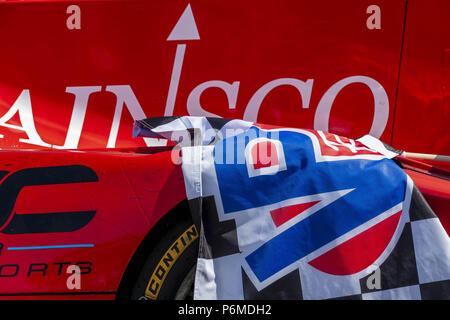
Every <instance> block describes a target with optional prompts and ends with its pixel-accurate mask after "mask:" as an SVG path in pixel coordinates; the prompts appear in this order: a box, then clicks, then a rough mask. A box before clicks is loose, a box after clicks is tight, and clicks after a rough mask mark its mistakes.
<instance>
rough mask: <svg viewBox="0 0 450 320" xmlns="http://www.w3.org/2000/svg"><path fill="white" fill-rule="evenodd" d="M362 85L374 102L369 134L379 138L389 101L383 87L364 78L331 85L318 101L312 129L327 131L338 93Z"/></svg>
mask: <svg viewBox="0 0 450 320" xmlns="http://www.w3.org/2000/svg"><path fill="white" fill-rule="evenodd" d="M352 83H363V84H365V85H366V86H368V87H369V89H370V90H371V91H372V94H373V100H374V117H373V121H372V126H371V128H370V131H369V134H370V135H371V136H374V137H376V138H379V137H381V135H382V134H383V132H384V129H385V128H386V125H387V121H388V118H389V99H388V96H387V94H386V91H385V90H384V88H383V86H382V85H381V84H380V83H379V82H378V81H376V80H374V79H372V78H369V77H365V76H352V77H348V78H345V79H342V80H340V81H338V82H336V83H335V84H334V85H332V86H331V87H330V88H329V89H328V90H327V92H325V94H324V95H323V96H322V99H320V102H319V105H318V106H317V109H316V114H315V116H314V129H315V130H322V131H328V124H329V120H330V113H331V107H332V106H333V102H334V100H335V99H336V96H337V95H338V93H339V92H340V91H341V90H342V89H343V88H344V87H345V86H347V85H349V84H352Z"/></svg>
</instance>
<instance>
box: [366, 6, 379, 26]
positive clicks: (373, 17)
mask: <svg viewBox="0 0 450 320" xmlns="http://www.w3.org/2000/svg"><path fill="white" fill-rule="evenodd" d="M366 13H367V14H370V16H369V17H368V18H367V22H366V25H367V29H369V30H373V29H378V30H379V29H381V9H380V7H379V6H377V5H375V4H373V5H371V6H368V7H367V10H366Z"/></svg>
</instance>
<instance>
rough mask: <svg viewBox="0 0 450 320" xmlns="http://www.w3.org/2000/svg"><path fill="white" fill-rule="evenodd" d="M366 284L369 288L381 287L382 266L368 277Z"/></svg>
mask: <svg viewBox="0 0 450 320" xmlns="http://www.w3.org/2000/svg"><path fill="white" fill-rule="evenodd" d="M366 285H367V289H369V290H375V289H378V290H380V289H381V277H380V268H376V269H375V271H374V272H373V274H372V275H370V277H368V278H367V281H366Z"/></svg>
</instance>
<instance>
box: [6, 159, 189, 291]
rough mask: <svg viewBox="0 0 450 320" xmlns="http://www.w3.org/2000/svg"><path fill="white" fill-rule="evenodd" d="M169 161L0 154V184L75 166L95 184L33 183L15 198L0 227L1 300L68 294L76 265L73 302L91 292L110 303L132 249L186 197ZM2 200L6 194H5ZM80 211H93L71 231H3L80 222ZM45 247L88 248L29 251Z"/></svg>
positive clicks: (177, 169)
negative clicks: (27, 219)
mask: <svg viewBox="0 0 450 320" xmlns="http://www.w3.org/2000/svg"><path fill="white" fill-rule="evenodd" d="M170 157H171V153H170V152H159V153H155V154H135V153H120V152H114V151H113V152H108V153H101V152H92V151H90V152H83V151H76V152H71V151H2V152H1V153H0V159H1V160H0V170H1V171H3V170H5V171H8V172H9V173H8V174H7V175H6V176H5V178H4V179H3V180H2V185H6V184H7V183H6V182H5V181H7V179H9V178H8V177H12V176H13V175H14V173H17V172H21V170H22V169H29V168H49V167H50V168H61V167H63V168H64V166H73V165H80V164H82V165H83V166H86V167H88V168H90V169H92V170H93V171H94V172H95V173H96V174H97V176H98V181H94V182H86V183H80V182H78V183H70V182H68V183H63V184H42V185H41V183H40V182H39V181H37V182H35V184H34V185H30V186H25V187H23V188H22V189H21V190H20V191H19V193H18V195H17V197H16V201H15V205H14V208H13V210H10V213H9V214H8V215H9V217H8V219H7V220H6V222H5V223H3V224H2V226H1V227H0V228H1V230H0V233H1V240H0V242H1V243H2V245H1V247H2V252H1V255H0V261H1V263H0V277H1V289H0V297H1V296H4V295H5V294H12V295H13V296H14V295H16V296H18V295H19V294H20V295H23V294H25V295H26V294H34V295H43V294H44V293H45V294H50V293H52V294H55V293H61V292H66V293H67V292H71V291H70V290H68V288H67V284H66V280H67V274H66V273H65V270H66V269H67V266H68V265H69V264H77V263H78V265H79V267H80V268H81V273H82V274H83V273H84V276H83V282H82V287H81V290H78V295H79V294H81V293H80V292H91V293H97V294H101V295H113V297H114V295H115V293H116V292H117V289H118V286H119V283H120V280H121V278H122V276H123V273H124V271H125V268H126V267H127V265H128V263H129V261H130V259H131V257H132V256H133V254H134V253H135V251H136V248H137V247H138V246H139V244H140V243H141V242H142V240H143V239H144V237H145V236H146V235H147V234H148V233H149V231H150V230H151V229H152V227H153V226H154V225H155V223H156V222H157V221H158V220H159V219H160V218H161V217H162V216H163V215H164V214H166V213H167V212H168V211H170V209H172V208H173V207H174V206H175V205H176V204H178V203H179V202H181V201H182V200H184V199H185V197H186V195H185V190H184V182H183V176H182V172H181V169H180V166H176V165H173V164H172V161H171V158H170ZM22 172H23V171H22ZM50 174H51V173H50ZM76 174H77V173H76ZM32 183H33V182H32ZM44 183H45V182H44ZM25 184H28V182H26V183H25ZM30 184H31V183H30ZM3 193H8V192H5V189H4V190H3ZM8 194H10V193H8ZM3 200H4V201H7V200H5V198H4V199H3ZM86 210H91V211H95V214H94V216H93V218H92V219H91V220H90V221H88V223H87V224H86V225H85V226H82V227H81V228H79V229H77V230H74V231H67V230H61V231H64V232H55V231H58V230H53V231H52V232H44V233H39V232H36V231H38V230H34V231H32V230H31V231H30V228H26V229H25V230H23V229H21V230H19V231H17V230H16V231H17V232H18V234H11V231H6V230H7V229H12V228H9V227H8V225H9V224H10V222H11V221H12V219H13V218H14V217H15V216H18V215H19V216H22V217H23V215H38V214H40V213H59V214H61V213H62V212H74V213H73V215H77V214H78V215H81V214H82V213H81V212H83V211H86ZM74 218H76V217H74ZM74 218H72V219H74ZM38 223H39V222H38ZM64 223H68V224H70V223H71V221H70V220H67V221H66V222H64ZM27 227H29V225H27ZM31 229H32V228H31ZM29 232H36V233H29ZM48 245H52V246H54V245H62V246H67V245H92V246H91V247H74V248H70V247H68V248H48V249H45V248H35V247H45V246H48ZM30 247H32V248H30ZM15 248H16V249H15ZM17 248H20V249H17ZM79 262H81V263H79ZM68 263H69V264H68ZM33 270H35V271H33ZM38 270H41V271H38ZM73 292H74V291H72V293H73ZM75 293H77V292H76V291H75ZM33 297H34V296H33ZM52 298H53V295H52Z"/></svg>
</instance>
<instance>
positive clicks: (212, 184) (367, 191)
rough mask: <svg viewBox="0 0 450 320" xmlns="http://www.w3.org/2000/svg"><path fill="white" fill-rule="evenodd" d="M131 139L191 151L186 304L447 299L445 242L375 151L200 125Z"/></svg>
mask: <svg viewBox="0 0 450 320" xmlns="http://www.w3.org/2000/svg"><path fill="white" fill-rule="evenodd" d="M211 130H212V132H213V134H211V133H209V134H206V132H207V131H211ZM174 132H175V133H176V134H175V135H174ZM135 135H139V136H146V137H155V136H158V137H161V136H162V137H165V138H169V139H172V140H173V141H174V142H175V143H180V142H181V141H185V142H186V140H188V141H189V143H186V144H185V145H184V146H183V147H182V148H181V149H182V153H183V162H182V167H183V174H184V178H185V185H186V192H187V196H188V200H189V202H190V206H191V211H192V215H193V219H194V221H195V223H196V225H197V226H198V227H199V230H200V248H199V255H198V263H197V271H196V279H195V290H194V298H195V299H314V300H315V299H363V300H372V299H383V300H385V299H449V298H450V240H449V237H448V235H447V233H446V231H445V230H444V228H443V227H442V225H441V223H440V221H439V219H438V218H437V217H436V215H435V214H434V212H433V211H432V210H431V208H430V207H429V205H428V204H427V202H426V201H425V199H424V197H423V196H422V194H421V193H420V191H419V190H418V189H417V187H416V186H415V185H414V183H413V181H412V180H411V179H410V178H409V177H408V176H407V174H406V173H405V172H404V171H403V170H402V169H401V168H400V167H399V166H398V165H397V164H396V163H395V162H394V161H392V160H391V159H390V158H395V157H396V156H397V154H398V153H397V152H395V150H393V149H391V148H389V146H386V145H383V144H382V143H381V142H380V141H379V140H377V139H375V138H373V137H368V136H366V137H363V138H361V139H357V140H352V139H347V138H344V137H340V136H337V135H334V134H330V133H327V132H322V131H314V130H304V129H293V128H280V127H271V126H266V125H260V124H253V123H249V122H245V121H241V120H226V119H214V118H204V117H169V118H151V119H146V120H143V121H139V122H137V124H136V127H135ZM174 136H176V137H180V136H183V137H184V138H181V139H180V138H174ZM186 137H188V138H186Z"/></svg>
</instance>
